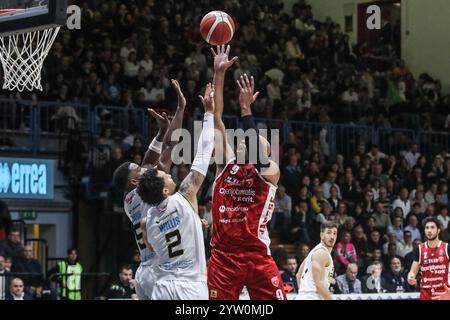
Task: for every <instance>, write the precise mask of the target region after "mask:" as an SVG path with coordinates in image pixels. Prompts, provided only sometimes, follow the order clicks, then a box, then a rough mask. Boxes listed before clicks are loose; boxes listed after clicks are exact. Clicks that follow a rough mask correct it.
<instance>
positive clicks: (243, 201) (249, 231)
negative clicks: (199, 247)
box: [211, 161, 277, 255]
mask: <svg viewBox="0 0 450 320" xmlns="http://www.w3.org/2000/svg"><path fill="white" fill-rule="evenodd" d="M276 190H277V187H276V186H274V185H272V184H270V183H269V182H267V181H266V180H265V179H264V178H263V177H262V176H261V175H260V173H259V172H258V170H256V168H255V167H254V166H253V165H238V164H236V163H235V162H234V161H233V162H231V163H228V164H227V165H226V166H225V168H224V170H223V171H222V173H221V174H220V175H219V176H218V177H217V178H216V180H215V182H214V191H213V197H212V215H213V234H212V238H211V245H212V246H213V247H215V248H217V249H221V250H226V251H230V250H232V251H233V252H236V251H252V252H261V253H262V254H264V255H270V248H269V245H270V238H269V233H268V231H267V223H268V222H269V221H270V219H271V217H272V213H273V210H274V207H275V193H276Z"/></svg>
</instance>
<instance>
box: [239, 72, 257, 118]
mask: <svg viewBox="0 0 450 320" xmlns="http://www.w3.org/2000/svg"><path fill="white" fill-rule="evenodd" d="M236 82H237V84H238V86H239V106H240V107H241V115H242V116H245V115H251V112H252V111H251V108H250V106H251V104H252V103H253V102H255V100H256V98H258V95H259V91H258V92H256V93H254V92H255V79H254V78H253V76H251V77H250V79H249V78H248V76H247V74H246V73H244V75H243V76H241V77H240V79H238V80H237V81H236Z"/></svg>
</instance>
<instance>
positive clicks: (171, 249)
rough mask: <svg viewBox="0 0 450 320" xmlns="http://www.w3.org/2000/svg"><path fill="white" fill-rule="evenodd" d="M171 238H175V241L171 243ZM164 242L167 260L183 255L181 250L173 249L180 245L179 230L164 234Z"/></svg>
mask: <svg viewBox="0 0 450 320" xmlns="http://www.w3.org/2000/svg"><path fill="white" fill-rule="evenodd" d="M173 238H175V241H172V239H173ZM166 241H167V244H168V247H167V248H168V249H169V258H174V257H178V256H181V255H182V254H183V253H184V250H183V249H178V250H176V248H175V247H177V246H179V245H180V244H181V234H180V230H175V231H172V232H169V233H166Z"/></svg>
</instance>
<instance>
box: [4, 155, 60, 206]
mask: <svg viewBox="0 0 450 320" xmlns="http://www.w3.org/2000/svg"><path fill="white" fill-rule="evenodd" d="M54 168H55V161H54V160H42V159H30V158H1V157H0V198H7V199H8V198H9V199H53V189H54Z"/></svg>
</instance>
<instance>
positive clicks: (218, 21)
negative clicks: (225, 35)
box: [205, 15, 222, 43]
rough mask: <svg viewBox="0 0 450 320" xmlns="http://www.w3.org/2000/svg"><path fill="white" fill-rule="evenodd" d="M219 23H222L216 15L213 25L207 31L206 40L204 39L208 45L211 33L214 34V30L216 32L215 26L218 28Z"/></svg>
mask: <svg viewBox="0 0 450 320" xmlns="http://www.w3.org/2000/svg"><path fill="white" fill-rule="evenodd" d="M221 22H222V20H221V19H219V17H218V16H217V15H216V19H215V21H214V23H213V25H212V26H211V28H210V29H209V32H208V35H207V36H206V39H205V40H206V42H208V43H209V41H210V39H211V36H212V35H213V33H214V30H216V28H217V26H218V25H219V24H220V23H221Z"/></svg>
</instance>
